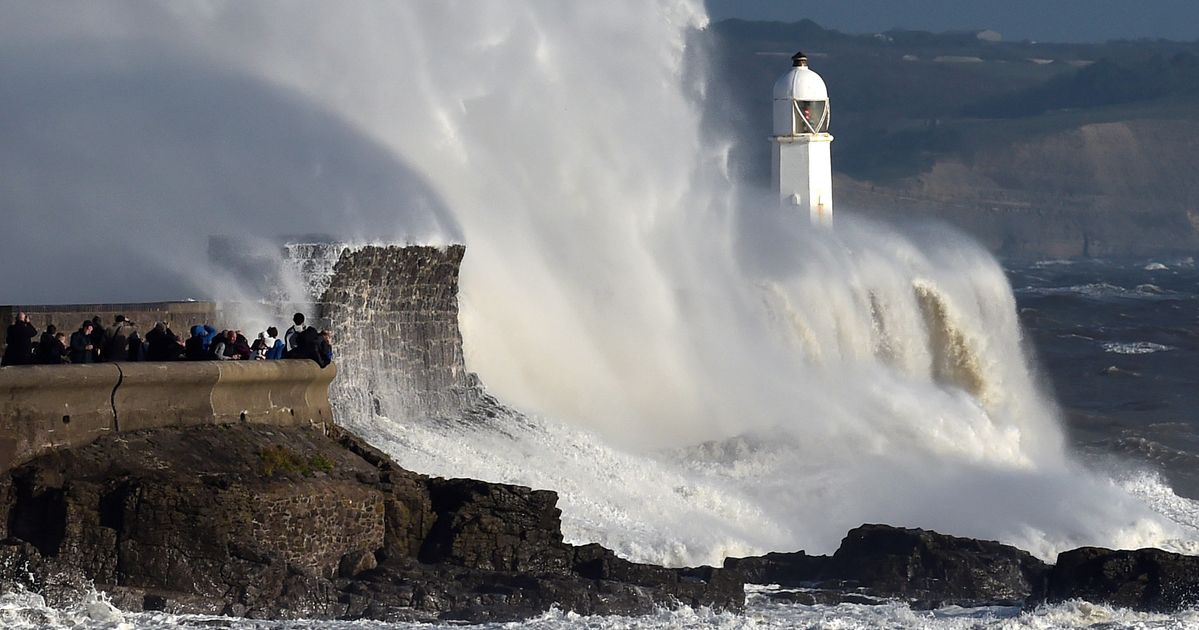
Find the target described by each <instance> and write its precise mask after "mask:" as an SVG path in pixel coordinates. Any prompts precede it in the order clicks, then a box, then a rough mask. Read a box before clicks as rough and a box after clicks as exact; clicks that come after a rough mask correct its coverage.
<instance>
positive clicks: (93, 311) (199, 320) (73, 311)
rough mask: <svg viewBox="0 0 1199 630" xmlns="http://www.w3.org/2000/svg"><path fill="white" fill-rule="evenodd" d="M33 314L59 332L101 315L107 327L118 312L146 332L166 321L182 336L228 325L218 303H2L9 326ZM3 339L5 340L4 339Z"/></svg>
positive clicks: (0, 312)
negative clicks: (21, 314) (200, 327)
mask: <svg viewBox="0 0 1199 630" xmlns="http://www.w3.org/2000/svg"><path fill="white" fill-rule="evenodd" d="M21 311H23V312H25V313H28V314H29V321H30V322H31V323H32V324H33V325H34V326H36V327H37V329H38V331H39V332H42V331H44V330H46V326H48V325H50V324H54V326H55V327H56V328H58V330H59V331H61V332H65V333H67V335H68V336H69V335H70V334H71V333H72V332H74V331H76V330H79V326H80V324H82V323H83V320H85V319H86V320H90V319H91V318H92V317H95V316H99V317H100V321H101V322H103V323H104V325H105V326H108V325H110V324H112V322H113V318H114V317H116V316H117V315H124V316H125V318H126V319H129V320H132V321H133V322H135V323H136V324H137V325H138V328H139V329H140V330H141V331H142V334H145V331H147V330H149V329H150V328H153V327H154V323H155V322H158V321H165V322H167V323H169V324H170V325H171V329H172V330H174V331H175V332H176V333H178V334H180V335H182V334H186V331H187V330H188V329H189V328H191V327H192V326H194V325H196V324H212V325H214V326H215V325H221V324H225V323H226V322H225V321H224V319H225V318H224V316H223V315H224V313H223V312H222V309H221V308H220V307H219V305H218V304H216V303H214V302H194V301H188V302H139V303H130V304H33V305H24V306H22V305H8V306H0V322H3V324H4V326H6V327H7V326H8V324H11V323H12V322H13V318H14V317H15V316H16V314H17V313H18V312H21ZM0 341H2V340H0Z"/></svg>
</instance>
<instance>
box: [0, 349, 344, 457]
mask: <svg viewBox="0 0 1199 630" xmlns="http://www.w3.org/2000/svg"><path fill="white" fill-rule="evenodd" d="M335 376H337V368H336V367H335V366H333V365H330V366H328V367H326V368H324V369H321V368H320V367H318V366H317V365H316V363H314V362H312V361H308V360H299V359H287V360H282V361H195V362H189V361H174V362H169V363H95V364H91V365H54V366H18V367H12V368H4V369H0V472H3V471H6V470H8V469H9V468H12V467H13V466H17V465H20V464H22V463H24V462H26V461H29V460H30V459H33V458H34V457H37V456H39V455H42V454H44V453H46V452H48V451H50V450H53V449H56V448H70V447H77V446H83V445H86V444H89V443H90V442H92V441H93V440H95V439H96V438H98V437H100V436H101V435H104V434H105V433H108V432H112V431H123V432H126V431H139V430H142V429H159V428H164V427H186V426H196V425H203V424H229V423H235V422H249V423H254V424H272V425H279V426H297V425H299V426H309V425H315V426H323V425H325V424H327V423H331V422H333V413H332V410H331V408H330V406H329V383H330V382H332V380H333V378H334V377H335Z"/></svg>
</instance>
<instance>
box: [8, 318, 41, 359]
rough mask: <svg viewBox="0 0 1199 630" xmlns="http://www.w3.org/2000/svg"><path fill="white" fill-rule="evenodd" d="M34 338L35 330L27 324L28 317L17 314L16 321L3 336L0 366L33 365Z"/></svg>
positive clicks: (31, 325)
mask: <svg viewBox="0 0 1199 630" xmlns="http://www.w3.org/2000/svg"><path fill="white" fill-rule="evenodd" d="M36 336H37V329H36V328H34V327H33V324H30V323H29V315H27V314H25V313H17V320H16V321H15V322H13V323H12V325H10V326H9V327H8V332H7V334H5V335H4V357H3V358H0V366H5V365H29V364H31V363H33V338H34V337H36Z"/></svg>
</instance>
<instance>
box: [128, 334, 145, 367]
mask: <svg viewBox="0 0 1199 630" xmlns="http://www.w3.org/2000/svg"><path fill="white" fill-rule="evenodd" d="M125 359H126V360H127V361H145V360H146V344H145V342H143V341H142V336H141V335H139V334H138V333H137V329H136V328H135V329H134V330H133V334H131V335H129V347H128V350H127V356H126V357H125Z"/></svg>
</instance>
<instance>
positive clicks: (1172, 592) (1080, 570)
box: [1046, 547, 1199, 612]
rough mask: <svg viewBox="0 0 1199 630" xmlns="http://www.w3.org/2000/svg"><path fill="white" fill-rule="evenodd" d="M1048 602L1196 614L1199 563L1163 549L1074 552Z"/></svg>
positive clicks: (1064, 557) (1061, 559) (1061, 560)
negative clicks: (1083, 602)
mask: <svg viewBox="0 0 1199 630" xmlns="http://www.w3.org/2000/svg"><path fill="white" fill-rule="evenodd" d="M1046 599H1047V600H1048V601H1063V600H1067V599H1084V600H1087V601H1090V602H1099V603H1104V604H1110V605H1112V606H1119V607H1122V608H1131V609H1133V610H1141V611H1149V612H1172V611H1176V610H1182V609H1185V608H1193V607H1194V606H1195V605H1196V604H1199V557H1195V556H1184V555H1181V554H1176V553H1169V552H1166V551H1162V550H1160V549H1139V550H1136V551H1112V550H1110V549H1101V548H1098V547H1083V548H1081V549H1074V550H1072V551H1067V552H1064V553H1062V554H1061V555H1059V556H1058V557H1057V565H1055V566H1054V567H1053V571H1052V572H1051V573H1050V574H1049V582H1048V586H1047V588H1046Z"/></svg>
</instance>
